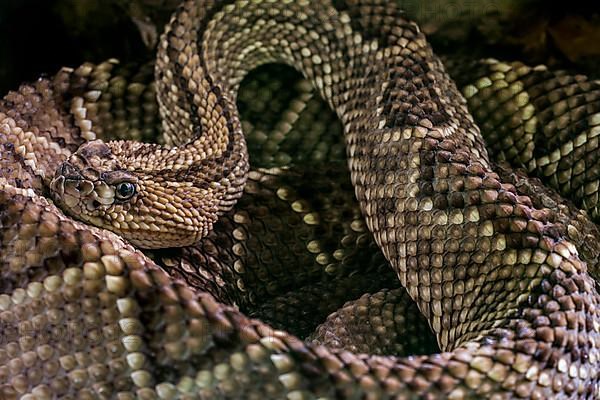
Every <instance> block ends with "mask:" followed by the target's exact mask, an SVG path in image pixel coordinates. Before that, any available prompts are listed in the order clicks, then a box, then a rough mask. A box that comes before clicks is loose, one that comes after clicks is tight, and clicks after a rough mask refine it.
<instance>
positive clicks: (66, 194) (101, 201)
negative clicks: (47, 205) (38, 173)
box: [50, 140, 139, 227]
mask: <svg viewBox="0 0 600 400" xmlns="http://www.w3.org/2000/svg"><path fill="white" fill-rule="evenodd" d="M138 190H139V187H138V178H137V177H136V175H135V174H134V173H132V172H129V171H126V170H123V169H121V168H119V163H118V161H117V159H116V158H115V156H114V155H113V152H112V150H111V149H110V148H109V147H108V146H107V145H106V144H105V143H104V142H102V141H100V140H94V141H92V142H89V143H85V144H83V145H82V146H81V147H80V148H79V149H78V150H77V151H76V152H75V153H73V154H72V155H71V157H69V158H68V159H67V160H66V161H65V162H63V163H62V164H61V165H60V166H59V167H58V168H57V170H56V173H55V175H54V179H53V180H52V182H51V183H50V191H51V194H52V197H53V199H54V201H55V203H57V205H58V206H59V207H61V208H62V209H63V210H64V211H65V212H67V213H68V214H70V215H71V216H74V217H76V218H78V219H81V220H83V221H85V222H88V223H91V224H93V225H96V226H100V227H105V225H106V221H105V216H106V215H110V214H111V213H113V214H114V213H115V212H116V211H117V209H119V210H121V209H128V208H129V207H130V205H131V203H133V202H135V200H136V195H137V193H138Z"/></svg>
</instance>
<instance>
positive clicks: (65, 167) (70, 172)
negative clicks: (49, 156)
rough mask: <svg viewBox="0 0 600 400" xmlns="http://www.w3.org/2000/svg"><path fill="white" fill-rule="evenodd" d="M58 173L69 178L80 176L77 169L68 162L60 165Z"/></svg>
mask: <svg viewBox="0 0 600 400" xmlns="http://www.w3.org/2000/svg"><path fill="white" fill-rule="evenodd" d="M58 173H59V174H60V175H62V176H64V177H65V178H68V179H78V178H79V173H78V172H77V169H76V168H75V167H73V166H72V165H71V164H69V163H66V162H65V163H63V164H62V165H61V166H60V168H59V171H58Z"/></svg>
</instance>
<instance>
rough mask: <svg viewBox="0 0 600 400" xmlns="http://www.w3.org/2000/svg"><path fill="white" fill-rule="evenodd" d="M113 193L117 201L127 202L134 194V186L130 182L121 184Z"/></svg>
mask: <svg viewBox="0 0 600 400" xmlns="http://www.w3.org/2000/svg"><path fill="white" fill-rule="evenodd" d="M116 189H117V190H116V191H115V194H116V197H117V199H118V200H128V199H130V198H131V197H132V196H133V195H134V194H135V185H134V184H133V183H131V182H121V183H119V184H118V185H117V188H116Z"/></svg>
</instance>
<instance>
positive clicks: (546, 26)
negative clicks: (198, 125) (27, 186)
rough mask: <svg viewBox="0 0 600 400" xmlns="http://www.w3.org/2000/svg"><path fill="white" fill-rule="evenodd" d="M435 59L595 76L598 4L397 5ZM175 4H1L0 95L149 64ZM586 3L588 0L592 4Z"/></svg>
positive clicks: (440, 0) (436, 1)
mask: <svg viewBox="0 0 600 400" xmlns="http://www.w3.org/2000/svg"><path fill="white" fill-rule="evenodd" d="M398 1H399V2H400V3H402V5H403V6H404V7H405V9H406V10H407V11H408V13H409V14H410V15H411V16H413V17H415V18H416V19H417V20H419V21H420V23H421V26H422V28H423V30H424V31H425V32H426V33H428V34H429V35H430V40H431V42H432V43H433V45H434V48H435V49H436V51H438V52H439V53H452V54H457V53H459V54H465V56H467V57H470V58H474V57H482V56H493V57H496V58H500V59H506V60H514V59H518V60H522V61H524V62H526V63H529V64H535V63H545V64H549V65H551V66H553V67H556V68H567V69H572V70H573V71H577V72H582V73H586V74H588V75H592V76H596V77H598V76H599V75H600V74H598V71H600V69H599V68H598V67H599V66H600V63H599V62H598V59H599V58H600V5H590V4H589V3H588V2H583V1H569V2H544V1H533V0H496V1H474V0H429V1H427V2H425V1H416V0H398ZM176 3H177V0H0V38H2V39H1V40H0V94H3V93H5V92H6V91H8V90H10V89H12V88H16V87H17V86H18V84H19V83H20V82H23V81H28V80H33V79H35V78H36V77H38V76H39V75H40V74H42V73H48V74H52V73H54V72H56V71H57V70H58V69H59V68H60V67H61V66H63V65H68V66H76V65H79V64H81V63H82V62H84V61H92V62H99V61H102V60H105V59H107V58H110V57H116V58H119V59H121V60H123V61H135V60H141V59H149V58H151V57H152V56H153V54H154V51H153V49H152V47H151V46H147V45H146V44H145V43H144V41H143V40H142V35H141V33H140V29H139V28H138V26H137V25H136V24H135V23H134V20H136V19H137V20H138V21H139V20H144V21H146V22H147V23H148V24H149V26H153V27H154V28H155V29H156V32H158V33H160V32H161V31H162V26H163V25H164V23H165V21H167V19H168V16H169V15H170V9H171V8H172V7H173V5H174V4H176ZM590 3H591V2H590Z"/></svg>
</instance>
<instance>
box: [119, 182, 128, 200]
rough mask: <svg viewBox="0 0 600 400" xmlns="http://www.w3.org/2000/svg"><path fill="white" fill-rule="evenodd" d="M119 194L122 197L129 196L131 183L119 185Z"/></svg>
mask: <svg viewBox="0 0 600 400" xmlns="http://www.w3.org/2000/svg"><path fill="white" fill-rule="evenodd" d="M119 194H120V195H121V196H122V197H127V196H129V195H130V194H131V185H130V184H129V183H121V184H120V185H119Z"/></svg>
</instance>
